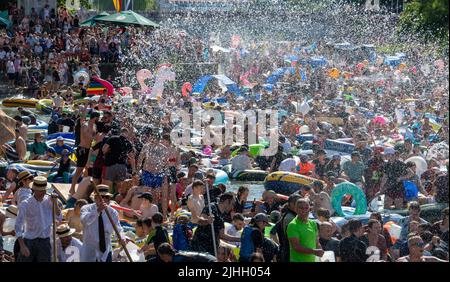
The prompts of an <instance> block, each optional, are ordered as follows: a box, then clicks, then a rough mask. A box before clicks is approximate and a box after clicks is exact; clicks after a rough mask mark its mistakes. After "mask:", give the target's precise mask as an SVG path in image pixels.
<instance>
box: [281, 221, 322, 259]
mask: <svg viewBox="0 0 450 282" xmlns="http://www.w3.org/2000/svg"><path fill="white" fill-rule="evenodd" d="M317 236H318V229H317V223H316V222H315V221H313V220H310V219H308V221H307V222H306V223H304V222H302V221H300V220H299V218H298V217H295V218H294V219H293V220H292V221H291V222H290V223H289V224H288V227H287V237H288V238H298V239H299V241H300V246H302V247H304V248H308V249H315V248H316V247H317ZM289 248H290V254H291V255H290V261H291V262H315V261H316V256H315V255H313V254H302V253H298V252H296V251H295V250H294V249H293V248H292V246H290V247H289Z"/></svg>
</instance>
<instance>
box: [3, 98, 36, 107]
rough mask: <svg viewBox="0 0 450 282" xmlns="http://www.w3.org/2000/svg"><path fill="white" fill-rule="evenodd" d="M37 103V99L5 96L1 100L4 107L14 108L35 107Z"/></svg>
mask: <svg viewBox="0 0 450 282" xmlns="http://www.w3.org/2000/svg"><path fill="white" fill-rule="evenodd" d="M37 103H38V100H37V99H33V98H32V99H23V98H7V99H4V100H3V101H2V105H3V106H4V107H10V108H16V107H23V108H35V107H36V104H37Z"/></svg>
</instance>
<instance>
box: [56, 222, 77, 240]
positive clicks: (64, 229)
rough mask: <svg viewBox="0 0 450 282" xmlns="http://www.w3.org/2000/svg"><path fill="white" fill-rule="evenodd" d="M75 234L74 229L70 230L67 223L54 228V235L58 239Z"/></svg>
mask: <svg viewBox="0 0 450 282" xmlns="http://www.w3.org/2000/svg"><path fill="white" fill-rule="evenodd" d="M73 233H75V228H70V226H69V225H68V224H67V223H64V224H61V225H60V226H58V227H57V228H56V235H58V238H64V237H67V236H70V235H72V234H73Z"/></svg>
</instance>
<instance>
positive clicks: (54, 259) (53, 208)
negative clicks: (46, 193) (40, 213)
mask: <svg viewBox="0 0 450 282" xmlns="http://www.w3.org/2000/svg"><path fill="white" fill-rule="evenodd" d="M52 203H53V205H52V221H53V232H52V233H53V262H58V253H57V249H56V248H57V246H56V205H57V203H56V198H54V197H52Z"/></svg>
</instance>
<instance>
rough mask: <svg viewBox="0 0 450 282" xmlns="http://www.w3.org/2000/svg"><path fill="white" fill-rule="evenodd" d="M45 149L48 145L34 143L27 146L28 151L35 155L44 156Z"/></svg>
mask: <svg viewBox="0 0 450 282" xmlns="http://www.w3.org/2000/svg"><path fill="white" fill-rule="evenodd" d="M47 149H48V145H47V144H46V143H44V142H34V143H33V144H30V145H28V151H30V152H31V153H33V154H35V155H45V152H46V151H47Z"/></svg>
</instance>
